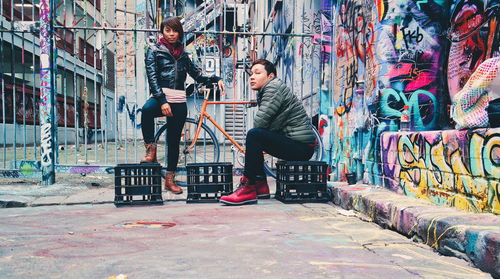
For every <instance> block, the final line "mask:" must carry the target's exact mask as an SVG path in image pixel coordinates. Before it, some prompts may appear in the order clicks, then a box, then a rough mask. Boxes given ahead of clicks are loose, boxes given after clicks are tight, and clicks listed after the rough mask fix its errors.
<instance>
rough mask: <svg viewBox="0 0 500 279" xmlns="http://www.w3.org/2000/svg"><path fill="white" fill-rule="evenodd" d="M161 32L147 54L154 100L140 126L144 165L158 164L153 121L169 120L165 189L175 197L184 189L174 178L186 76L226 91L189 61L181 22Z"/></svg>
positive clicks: (166, 22)
mask: <svg viewBox="0 0 500 279" xmlns="http://www.w3.org/2000/svg"><path fill="white" fill-rule="evenodd" d="M160 31H161V33H162V34H161V36H160V39H159V40H158V42H157V43H156V45H155V46H152V47H149V48H148V50H147V52H146V72H147V76H148V82H149V91H150V94H151V95H152V97H151V98H149V99H148V100H147V102H146V104H144V106H143V107H142V116H141V121H142V122H141V124H142V135H143V138H144V143H145V146H146V156H145V157H144V158H143V159H142V160H141V163H156V162H157V160H156V143H155V141H154V118H155V117H160V116H167V141H168V147H167V148H168V158H167V160H168V162H167V175H166V177H165V189H166V190H168V191H171V192H173V193H174V194H181V193H182V188H181V187H179V186H178V185H176V184H175V180H174V178H175V170H176V169H177V163H178V161H179V142H180V136H181V131H182V128H183V126H184V122H185V121H186V116H187V106H186V92H185V89H184V83H185V81H186V74H189V75H190V76H191V77H192V78H193V79H194V80H195V81H196V82H199V83H204V84H206V85H209V86H210V85H211V84H212V83H217V84H218V86H219V88H220V89H221V90H222V94H224V90H225V87H224V84H223V82H222V80H221V78H219V77H216V76H212V77H207V76H204V75H203V73H202V71H201V69H200V68H199V67H197V66H196V65H195V64H193V62H192V61H191V59H190V58H189V57H188V55H187V53H186V52H185V51H184V46H183V44H182V39H183V37H184V30H183V28H182V24H181V22H180V21H179V19H177V18H176V17H169V18H167V19H165V20H164V21H163V22H162V23H161V26H160Z"/></svg>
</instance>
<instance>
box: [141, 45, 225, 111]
mask: <svg viewBox="0 0 500 279" xmlns="http://www.w3.org/2000/svg"><path fill="white" fill-rule="evenodd" d="M145 60H146V73H147V75H148V82H149V92H150V94H151V95H153V97H155V98H157V99H158V101H160V103H161V104H164V103H166V102H167V99H166V98H165V94H163V91H162V88H171V89H177V90H185V88H184V83H185V82H186V74H189V75H190V76H191V77H192V78H193V79H194V80H195V81H196V82H198V83H203V84H205V85H207V86H211V84H212V83H217V82H218V81H219V80H220V79H221V78H219V77H217V76H211V77H207V76H204V75H203V72H202V70H201V69H200V68H199V67H198V66H196V65H195V64H194V63H193V61H191V59H190V58H189V56H188V55H187V53H186V52H185V51H184V52H182V54H181V56H180V57H179V58H177V59H175V58H174V57H173V56H172V54H170V51H169V50H168V49H167V48H166V47H165V46H163V45H161V44H156V45H155V46H150V47H148V49H147V51H146V59H145Z"/></svg>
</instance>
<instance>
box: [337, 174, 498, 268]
mask: <svg viewBox="0 0 500 279" xmlns="http://www.w3.org/2000/svg"><path fill="white" fill-rule="evenodd" d="M330 186H331V187H332V190H333V201H334V203H335V204H337V205H339V206H341V207H342V208H344V209H353V210H355V211H356V212H357V213H358V214H360V216H361V217H362V218H366V220H367V221H369V222H375V223H377V224H379V225H380V226H382V227H384V228H387V229H391V230H394V231H397V232H399V233H400V234H402V235H405V236H407V237H409V238H412V239H413V240H414V241H418V242H421V243H424V244H426V245H429V246H431V247H432V248H434V249H436V250H437V251H439V252H440V253H442V254H444V255H447V256H454V257H458V258H462V259H465V260H467V261H469V262H472V263H473V264H474V265H475V266H476V267H478V268H479V269H481V270H483V271H485V272H489V273H490V274H492V275H493V277H495V278H500V216H497V215H493V214H490V213H480V214H479V213H470V212H466V211H462V210H458V209H455V208H450V207H442V206H437V205H434V204H432V203H430V202H427V201H425V200H421V199H416V198H412V197H407V196H402V195H399V194H396V193H394V192H392V191H389V190H386V189H384V188H382V187H379V186H372V185H364V184H356V185H346V183H330Z"/></svg>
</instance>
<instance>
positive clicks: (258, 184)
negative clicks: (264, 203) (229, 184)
mask: <svg viewBox="0 0 500 279" xmlns="http://www.w3.org/2000/svg"><path fill="white" fill-rule="evenodd" d="M255 190H256V192H257V198H259V199H270V198H271V194H270V193H269V185H268V184H267V180H256V181H255Z"/></svg>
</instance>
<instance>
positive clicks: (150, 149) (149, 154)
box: [141, 142, 158, 164]
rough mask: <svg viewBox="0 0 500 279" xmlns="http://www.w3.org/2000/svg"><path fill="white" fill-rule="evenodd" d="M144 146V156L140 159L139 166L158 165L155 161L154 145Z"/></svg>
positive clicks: (147, 144)
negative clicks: (146, 164)
mask: <svg viewBox="0 0 500 279" xmlns="http://www.w3.org/2000/svg"><path fill="white" fill-rule="evenodd" d="M144 145H145V146H146V156H144V158H142V160H141V164H142V163H158V161H156V143H154V142H152V143H146V144H144Z"/></svg>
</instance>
